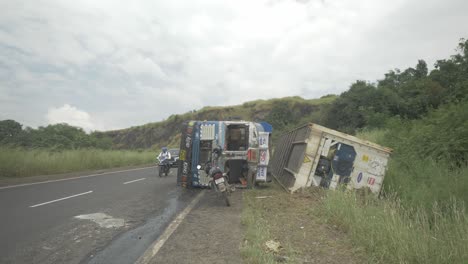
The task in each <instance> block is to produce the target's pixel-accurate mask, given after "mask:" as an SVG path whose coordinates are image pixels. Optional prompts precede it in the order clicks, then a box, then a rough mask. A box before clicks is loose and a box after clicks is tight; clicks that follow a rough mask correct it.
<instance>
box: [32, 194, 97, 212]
mask: <svg viewBox="0 0 468 264" xmlns="http://www.w3.org/2000/svg"><path fill="white" fill-rule="evenodd" d="M92 192H93V191H89V192H84V193H79V194H75V195H72V196H67V197H63V198H60V199H57V200H52V201H48V202H45V203H40V204H35V205H31V206H29V207H31V208H34V207H38V206H42V205H46V204H50V203H55V202H58V201H62V200H66V199H70V198H73V197H77V196H81V195H85V194H88V193H92Z"/></svg>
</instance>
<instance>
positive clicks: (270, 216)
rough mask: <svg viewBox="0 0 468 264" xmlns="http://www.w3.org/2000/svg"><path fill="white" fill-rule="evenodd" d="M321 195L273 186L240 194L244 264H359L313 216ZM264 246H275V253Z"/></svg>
mask: <svg viewBox="0 0 468 264" xmlns="http://www.w3.org/2000/svg"><path fill="white" fill-rule="evenodd" d="M321 195H322V194H321V193H320V192H318V191H317V190H309V191H306V192H304V193H299V194H294V195H291V194H289V193H286V192H285V191H284V190H283V189H282V188H281V187H279V186H278V185H277V184H276V183H272V184H269V185H266V186H265V187H264V188H260V189H255V190H249V191H246V192H244V203H245V204H244V209H243V213H242V224H243V226H244V230H245V237H244V242H243V245H242V248H241V253H242V257H243V260H244V262H245V263H277V262H284V263H361V262H362V252H361V251H359V250H358V249H356V247H353V246H352V245H351V243H350V242H349V240H348V238H347V237H346V235H345V234H344V233H342V232H340V231H338V230H337V229H336V227H333V226H329V225H326V224H324V223H323V221H321V220H320V218H318V216H317V215H316V213H317V212H318V211H317V210H318V209H317V208H318V204H319V202H320V200H321ZM267 242H270V244H271V242H279V243H280V248H279V250H277V251H275V250H272V249H270V248H268V247H267V244H266V243H267ZM273 244H274V243H273Z"/></svg>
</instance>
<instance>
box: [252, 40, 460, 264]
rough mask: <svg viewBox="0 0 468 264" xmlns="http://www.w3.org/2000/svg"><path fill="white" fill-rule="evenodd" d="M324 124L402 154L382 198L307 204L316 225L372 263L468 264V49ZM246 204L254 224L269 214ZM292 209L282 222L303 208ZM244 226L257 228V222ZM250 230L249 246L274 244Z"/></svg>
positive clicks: (391, 80)
mask: <svg viewBox="0 0 468 264" xmlns="http://www.w3.org/2000/svg"><path fill="white" fill-rule="evenodd" d="M320 120H322V122H319V123H320V124H322V125H325V126H327V127H331V128H333V129H337V130H339V131H343V132H346V133H351V134H356V135H357V136H358V137H360V138H364V139H367V140H370V141H373V142H376V143H379V144H381V145H384V146H388V147H391V148H392V149H393V150H394V152H393V154H392V157H391V161H390V163H389V167H388V171H387V173H386V177H385V181H384V185H383V191H382V193H381V194H380V196H379V197H376V196H374V195H370V194H366V193H365V192H354V191H323V195H322V196H321V197H320V199H319V200H320V201H319V202H316V200H317V199H314V198H310V199H308V200H309V201H308V203H309V205H310V207H314V208H315V209H312V211H313V215H311V216H309V220H310V221H312V222H316V221H317V218H318V219H320V220H321V221H323V223H326V224H327V225H328V226H331V227H334V226H336V227H337V228H338V230H340V231H341V232H343V233H345V234H347V236H346V237H348V238H349V239H350V240H351V242H352V244H353V245H354V247H355V248H361V249H362V250H363V254H364V255H365V258H364V259H365V260H366V261H364V262H367V263H468V243H467V242H468V241H467V237H468V215H467V213H466V209H467V205H468V41H467V40H463V39H462V40H461V42H460V43H459V45H458V53H457V54H455V55H453V56H451V57H450V58H449V59H445V60H439V61H437V62H436V63H435V68H434V69H433V70H432V71H430V72H429V71H428V68H427V65H426V63H425V62H424V61H422V60H420V61H418V63H417V65H416V67H415V68H408V69H406V70H398V69H395V70H392V71H390V72H388V73H387V74H385V77H384V79H382V80H379V81H377V82H376V83H369V82H365V81H357V82H355V83H354V84H352V85H351V87H350V89H349V90H348V91H346V92H344V93H342V94H341V95H340V96H339V97H337V98H336V99H335V100H334V101H333V102H331V103H330V105H329V106H328V107H327V109H326V111H325V113H324V115H323V116H322V117H321V118H320ZM290 128H292V127H290ZM273 189H274V187H273ZM310 191H311V190H306V191H305V192H310ZM275 195H276V194H275ZM291 197H296V198H284V199H299V197H303V194H294V195H291ZM246 200H247V202H246V209H245V214H246V215H247V216H249V215H251V214H254V213H249V211H252V212H253V211H255V210H258V211H260V212H263V211H264V209H265V207H264V206H263V205H259V204H258V202H257V203H255V202H251V200H249V199H246ZM289 205H290V206H289V207H285V208H283V209H282V210H283V211H278V212H276V214H280V215H281V214H283V212H288V210H289V209H291V208H294V207H296V206H293V203H292V202H291V203H289ZM296 208H297V210H304V211H308V209H306V208H303V209H300V208H298V207H296ZM257 214H258V215H257V216H256V217H257V218H262V217H263V218H265V216H264V215H262V214H261V213H257ZM288 214H292V215H293V214H294V213H292V212H290V211H289V212H288ZM272 218H273V219H274V216H272ZM292 219H293V218H292ZM291 221H292V222H293V221H294V220H291ZM246 223H251V225H252V226H254V227H255V225H256V223H257V222H256V221H255V220H251V221H246ZM286 226H287V225H286V224H285V227H286ZM257 228H258V229H260V227H257ZM263 228H265V227H263ZM246 230H247V231H246V232H247V233H246V240H247V241H259V242H256V243H252V244H253V245H256V244H257V245H263V244H264V243H265V239H270V238H269V237H271V235H270V236H269V237H265V236H264V235H262V234H255V230H256V229H255V228H249V227H247V228H246ZM249 230H250V233H249ZM259 247H260V246H257V247H254V248H259ZM313 248H314V246H309V249H313ZM259 251H260V249H258V250H256V251H254V252H259ZM247 252H249V251H248V250H247ZM285 253H286V254H287V255H288V256H290V255H291V254H290V253H289V251H286V252H285ZM255 256H262V257H263V255H259V254H257V255H255V254H250V255H247V259H249V258H255ZM297 262H299V261H297ZM252 263H255V261H252ZM295 263H296V262H295ZM299 263H300V262H299Z"/></svg>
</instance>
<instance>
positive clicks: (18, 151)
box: [0, 147, 155, 177]
mask: <svg viewBox="0 0 468 264" xmlns="http://www.w3.org/2000/svg"><path fill="white" fill-rule="evenodd" d="M154 159H155V155H154V153H153V152H149V151H129V150H99V149H76V150H60V151H57V150H55V151H52V150H49V149H24V148H5V147H1V148H0V177H26V176H35V175H46V174H58V173H67V172H76V171H89V170H99V169H108V168H116V167H123V166H132V165H145V164H151V162H154Z"/></svg>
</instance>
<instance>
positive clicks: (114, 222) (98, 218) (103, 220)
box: [75, 213, 125, 228]
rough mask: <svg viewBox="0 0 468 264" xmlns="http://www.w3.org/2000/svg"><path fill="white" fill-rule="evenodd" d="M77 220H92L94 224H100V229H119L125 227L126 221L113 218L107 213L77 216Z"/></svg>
mask: <svg viewBox="0 0 468 264" xmlns="http://www.w3.org/2000/svg"><path fill="white" fill-rule="evenodd" d="M75 218H78V219H84V220H91V221H93V222H94V223H96V224H98V225H99V226H100V227H104V228H119V227H122V226H125V220H124V219H121V218H113V217H112V216H110V215H107V214H105V213H94V214H85V215H77V216H75Z"/></svg>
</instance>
